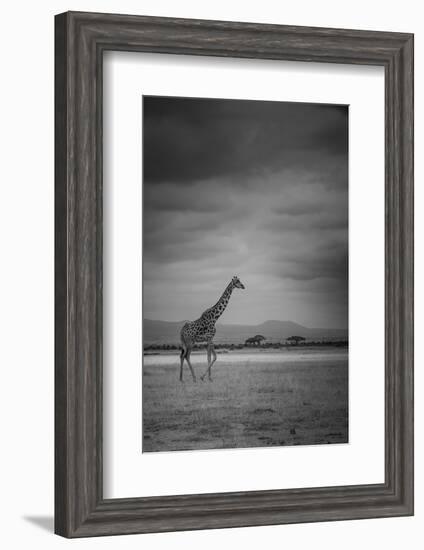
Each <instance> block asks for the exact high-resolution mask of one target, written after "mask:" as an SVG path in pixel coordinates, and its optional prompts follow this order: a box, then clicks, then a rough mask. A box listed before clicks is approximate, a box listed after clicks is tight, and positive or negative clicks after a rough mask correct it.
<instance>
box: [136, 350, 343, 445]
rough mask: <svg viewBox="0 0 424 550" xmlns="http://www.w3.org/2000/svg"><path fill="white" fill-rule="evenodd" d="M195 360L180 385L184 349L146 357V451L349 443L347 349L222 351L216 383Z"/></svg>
mask: <svg viewBox="0 0 424 550" xmlns="http://www.w3.org/2000/svg"><path fill="white" fill-rule="evenodd" d="M191 359H192V364H193V367H194V370H195V373H196V376H197V379H198V381H197V382H196V383H194V382H193V380H192V378H191V375H190V372H189V369H188V367H187V366H186V364H185V366H184V382H183V383H181V382H179V380H178V376H179V354H177V353H176V352H175V353H160V354H157V355H145V356H144V361H143V363H144V364H143V452H152V451H183V450H193V449H196V450H197V449H226V448H236V447H241V448H243V447H244V448H247V447H266V446H283V445H317V444H328V443H347V442H348V353H347V348H345V349H331V348H328V349H322V348H321V349H315V350H314V349H301V348H299V349H298V350H296V349H290V350H247V349H246V350H237V351H228V352H221V353H219V354H218V359H217V362H216V363H215V365H214V366H213V368H212V376H213V381H212V382H209V381H204V382H202V381H201V380H200V375H201V374H203V373H204V372H205V370H206V353H205V352H194V353H193V354H192V356H191Z"/></svg>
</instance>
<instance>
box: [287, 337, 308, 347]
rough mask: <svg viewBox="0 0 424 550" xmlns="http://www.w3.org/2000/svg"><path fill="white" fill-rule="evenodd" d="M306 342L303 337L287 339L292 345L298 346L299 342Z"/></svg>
mask: <svg viewBox="0 0 424 550" xmlns="http://www.w3.org/2000/svg"><path fill="white" fill-rule="evenodd" d="M305 340H306V338H303V336H290V337H289V338H287V340H286V341H287V342H290V344H293V345H295V346H297V345H298V344H299V342H304V341H305Z"/></svg>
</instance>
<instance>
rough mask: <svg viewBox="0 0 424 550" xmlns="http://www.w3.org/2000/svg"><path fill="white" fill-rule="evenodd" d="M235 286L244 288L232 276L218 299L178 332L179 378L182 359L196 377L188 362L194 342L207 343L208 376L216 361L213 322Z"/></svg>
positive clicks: (223, 307) (224, 306)
mask: <svg viewBox="0 0 424 550" xmlns="http://www.w3.org/2000/svg"><path fill="white" fill-rule="evenodd" d="M235 288H241V289H244V285H243V284H242V283H241V281H240V279H239V278H238V277H233V278H232V280H231V282H230V283H229V284H228V286H227V288H226V289H225V290H224V292H223V294H222V296H221V298H220V299H219V300H218V302H217V303H216V304H215V305H214V306H212V307H211V308H209V309H207V310H206V311H204V312H203V313H202V315H201V316H200V317H199V319H196V320H195V321H189V322H188V323H186V324H185V325H184V326H183V327H182V329H181V333H180V338H181V344H182V351H181V368H180V380H182V373H183V363H184V359H186V361H187V363H188V365H189V367H190V370H191V373H192V376H193V379H194V380H195V379H196V377H195V375H194V371H193V368H192V366H191V363H190V353H191V350H192V348H193V346H194V344H195V343H201V342H202V343H203V342H204V343H206V344H207V345H208V369H207V371H206V372H207V373H208V375H209V378H210V369H211V367H212V365H213V363H214V362H215V361H216V353H215V350H214V349H213V343H212V341H213V338H214V336H215V333H216V327H215V324H216V322H217V320H218V319H219V317H220V316H221V315H222V313H223V312H224V310H225V308H226V307H227V305H228V302H229V300H230V298H231V294H232V292H233V290H234V289H235ZM211 355H213V356H214V358H213V360H211ZM205 374H206V373H205ZM202 378H203V377H202Z"/></svg>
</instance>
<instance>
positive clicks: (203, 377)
mask: <svg viewBox="0 0 424 550" xmlns="http://www.w3.org/2000/svg"><path fill="white" fill-rule="evenodd" d="M206 350H207V358H208V366H207V368H206V371H205V374H202V376H201V377H200V379H201V380H204V379H205V376H206V373H207V372H208V369H209V363H210V362H211V347H210V344H208V345H207V346H206Z"/></svg>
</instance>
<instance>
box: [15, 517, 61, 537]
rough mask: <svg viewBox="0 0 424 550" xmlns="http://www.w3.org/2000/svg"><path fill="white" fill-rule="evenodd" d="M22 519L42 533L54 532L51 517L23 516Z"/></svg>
mask: <svg viewBox="0 0 424 550" xmlns="http://www.w3.org/2000/svg"><path fill="white" fill-rule="evenodd" d="M22 519H24V520H25V521H28V522H29V523H32V524H33V525H36V526H37V527H39V528H40V529H43V531H49V533H53V532H54V518H53V516H23V517H22Z"/></svg>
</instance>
